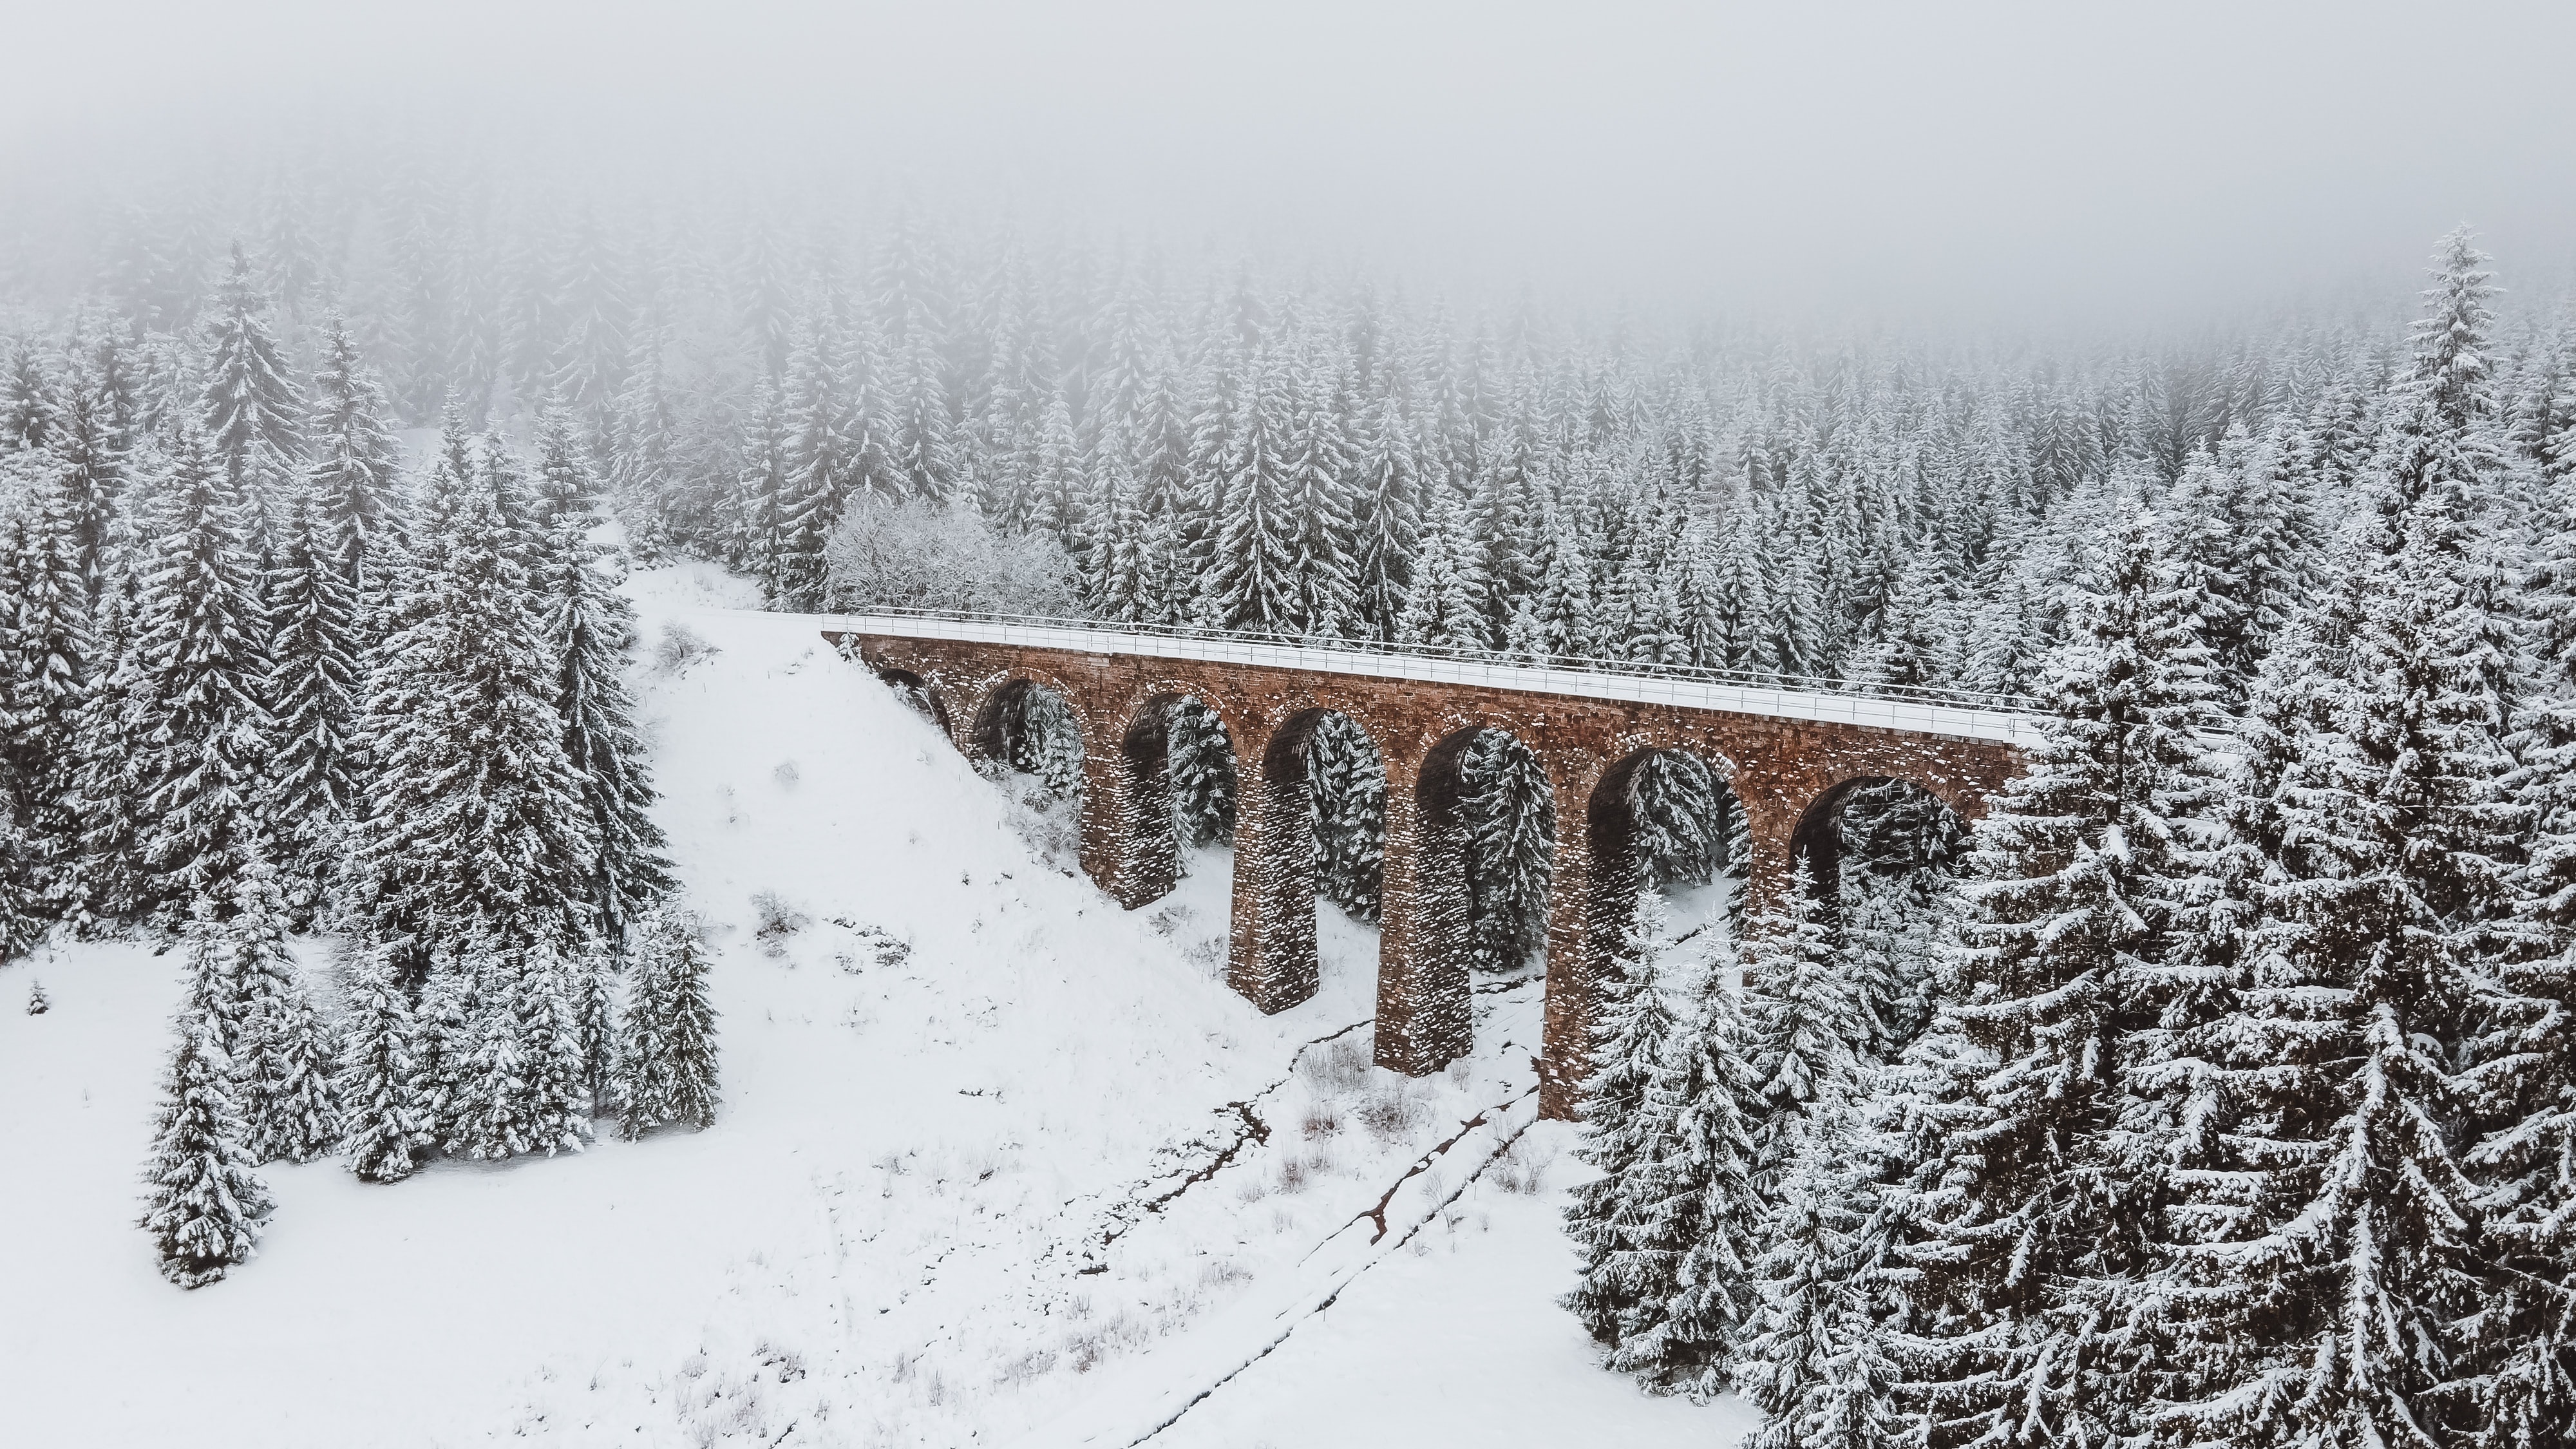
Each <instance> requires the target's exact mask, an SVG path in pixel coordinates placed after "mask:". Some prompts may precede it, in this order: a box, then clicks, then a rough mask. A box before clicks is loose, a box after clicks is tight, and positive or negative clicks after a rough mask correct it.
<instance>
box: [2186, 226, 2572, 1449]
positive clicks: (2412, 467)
mask: <svg viewBox="0 0 2576 1449" xmlns="http://www.w3.org/2000/svg"><path fill="white" fill-rule="evenodd" d="M2438 260H2439V263H2440V270H2439V271H2438V272H2437V285H2436V286H2435V288H2434V289H2433V290H2432V291H2431V292H2430V293H2429V294H2428V299H2429V303H2430V305H2429V306H2428V308H2427V312H2426V316H2425V318H2424V319H2423V320H2422V321H2421V322H2420V323H2419V324H2418V327H2417V351H2416V358H2415V365H2414V369H2413V372H2412V373H2411V375H2410V378H2409V380H2408V381H2407V382H2406V383H2405V384H2404V386H2403V388H2402V389H2401V405H2402V407H2403V408H2404V421H2403V422H2402V423H2401V424H2400V426H2399V429H2398V438H2397V440H2396V441H2395V442H2394V443H2393V444H2392V446H2393V448H2394V449H2395V456H2394V457H2393V458H2392V459H2391V463H2390V468H2389V471H2388V473H2387V476H2386V478H2385V480H2384V482H2383V484H2382V485H2381V486H2382V493H2381V496H2379V497H2378V498H2377V499H2375V500H2374V504H2375V506H2374V507H2373V508H2372V509H2371V510H2370V511H2369V513H2367V514H2366V515H2365V516H2364V518H2363V520H2362V525H2363V526H2362V527H2360V528H2359V529H2357V530H2356V531H2355V532H2354V534H2353V535H2352V536H2351V538H2350V540H2349V542H2348V548H2349V550H2350V553H2349V556H2348V557H2346V558H2345V559H2344V560H2343V561H2342V566H2343V569H2344V571H2345V574H2344V579H2343V581H2342V583H2341V586H2340V587H2339V589H2338V590H2337V591H2336V592H2335V593H2333V594H2331V595H2329V596H2328V597H2327V598H2326V599H2325V600H2324V601H2323V602H2324V605H2325V607H2326V608H2327V609H2332V610H2334V611H2335V612H2334V613H2332V614H2328V615H2327V617H2325V618H2323V619H2320V620H2318V621H2317V622H2316V623H2314V624H2312V625H2311V626H2310V632H2312V633H2313V634H2315V635H2317V636H2318V642H2319V643H2320V644H2323V645H2325V646H2327V647H2321V648H2316V649H2313V650H2311V651H2309V654H2308V657H2307V658H2305V659H2303V660H2302V661H2301V662H2302V663H2303V664H2305V665H2306V666H2307V668H2306V669H2304V670H2302V671H2300V672H2299V673H2298V674H2295V675H2294V674H2292V673H2290V672H2289V671H2286V670H2285V671H2281V672H2279V673H2277V674H2267V676H2266V678H2267V683H2269V684H2271V685H2272V687H2273V688H2275V689H2276V690H2287V691H2293V692H2294V694H2293V698H2292V700H2291V701H2290V703H2291V704H2293V705H2295V706H2297V707H2295V708H2282V707H2281V706H2280V705H2278V704H2275V703H2273V702H2271V701H2265V700H2259V699H2258V701H2257V707H2256V709H2255V711H2254V713H2255V714H2256V716H2257V717H2258V718H2262V717H2271V716H2280V717H2283V718H2285V719H2286V722H2287V724H2288V726H2289V729H2288V731H2287V739H2286V741H2285V742H2284V747H2285V748H2284V752H2285V754H2286V759H2284V760H2283V761H2282V763H2281V764H2280V766H2279V769H2278V776H2277V781H2278V782H2277V784H2275V785H2273V786H2272V791H2271V795H2272V798H2271V800H2270V801H2269V802H2268V805H2269V810H2270V813H2271V815H2272V816H2273V818H2274V819H2275V820H2276V822H2277V827H2276V828H2277V832H2278V833H2277V836H2276V837H2275V842H2274V843H2273V844H2272V851H2273V858H2272V859H2271V860H2270V861H2268V862H2267V863H2266V868H2265V875H2264V878H2263V880H2262V882H2261V884H2260V887H2259V894H2258V897H2257V901H2258V905H2259V915H2258V917H2257V919H2256V920H2255V922H2254V923H2253V927H2252V930H2253V936H2254V940H2255V941H2256V942H2258V943H2259V945H2260V954H2259V955H2258V957H2257V959H2256V960H2255V962H2254V963H2253V966H2252V968H2251V970H2250V971H2248V972H2247V979H2246V983H2245V985H2244V987H2243V989H2242V990H2241V991H2239V992H2238V993H2236V994H2235V996H2234V999H2233V1000H2232V1001H2229V1000H2224V999H2223V1000H2222V1002H2221V1003H2220V1005H2221V1012H2220V1014H2219V1016H2218V1019H2217V1021H2216V1022H2215V1023H2214V1025H2213V1028H2212V1030H2211V1031H2210V1032H2209V1033H2208V1035H2209V1036H2210V1037H2211V1038H2212V1039H2213V1040H2215V1041H2217V1042H2219V1043H2221V1044H2222V1046H2224V1047H2232V1048H2233V1050H2229V1051H2226V1052H2225V1053H2224V1054H2223V1055H2220V1056H2219V1057H2218V1059H2217V1061H2216V1062H2215V1063H2214V1064H2213V1065H2214V1067H2215V1068H2216V1070H2214V1071H2213V1072H2212V1073H2210V1075H2211V1076H2212V1077H2213V1082H2212V1095H2215V1096H2216V1097H2217V1098H2218V1101H2219V1104H2220V1108H2221V1110H2222V1111H2223V1112H2224V1116H2223V1117H2222V1118H2221V1120H2222V1121H2225V1122H2229V1123H2230V1124H2232V1125H2233V1127H2234V1131H2233V1132H2232V1133H2231V1134H2229V1136H2228V1137H2227V1138H2226V1139H2223V1141H2222V1143H2221V1144H2220V1146H2221V1149H2222V1152H2221V1153H2220V1154H2219V1155H2218V1156H2217V1158H2216V1160H2215V1161H2214V1162H2213V1163H2212V1164H2211V1166H2210V1167H2209V1168H2207V1169H2204V1170H2203V1171H2202V1172H2201V1173H2199V1174H2198V1175H2196V1176H2195V1177H2192V1178H2188V1179H2185V1180H2184V1181H2183V1183H2182V1186H2183V1187H2184V1188H2185V1189H2186V1190H2187V1195H2186V1196H2185V1198H2184V1200H2183V1203H2182V1212H2181V1213H2180V1214H2179V1215H2178V1220H2179V1222H2180V1224H2181V1225H2182V1227H2183V1229H2184V1230H2185V1239H2184V1242H2183V1243H2182V1244H2181V1245H2180V1246H2179V1248H2178V1250H2177V1252H2176V1253H2175V1259H2176V1263H2175V1267H2174V1269H2173V1271H2172V1274H2171V1276H2172V1277H2173V1278H2174V1279H2175V1280H2176V1286H2175V1287H2173V1288H2172V1289H2170V1290H2168V1292H2169V1293H2170V1295H2171V1296H2172V1297H2173V1298H2174V1299H2175V1301H2177V1302H2178V1303H2179V1304H2181V1305H2182V1307H2183V1310H2184V1311H2182V1312H2178V1313H2175V1314H2172V1315H2170V1316H2171V1317H2173V1318H2174V1319H2175V1320H2176V1322H2177V1325H2178V1337H2179V1338H2180V1340H2181V1342H2182V1343H2183V1344H2184V1345H2185V1347H2186V1348H2187V1349H2188V1350H2191V1351H2192V1352H2191V1356H2190V1357H2189V1358H2187V1359H2186V1360H2185V1362H2186V1363H2187V1364H2189V1365H2191V1367H2192V1368H2193V1370H2194V1372H2193V1373H2192V1374H2191V1375H2190V1377H2188V1378H2187V1379H2185V1380H2184V1386H2183V1388H2182V1389H2181V1390H2180V1391H2179V1392H2177V1393H2176V1394H2175V1395H2174V1397H2175V1399H2176V1402H2175V1403H2174V1405H2173V1406H2171V1407H2170V1408H2169V1409H2167V1410H2166V1411H2165V1417H2166V1418H2167V1419H2168V1420H2169V1421H2170V1422H2173V1423H2175V1424H2177V1425H2180V1426H2184V1427H2187V1428H2189V1429H2190V1430H2192V1431H2193V1432H2196V1433H2199V1434H2202V1435H2222V1436H2223V1435H2228V1434H2242V1433H2245V1432H2247V1431H2248V1429H2249V1426H2252V1425H2256V1424H2259V1425H2261V1426H2262V1430H2263V1432H2268V1433H2277V1434H2279V1435H2281V1436H2283V1437H2285V1438H2289V1439H2293V1440H2296V1441H2300V1442H2320V1443H2323V1442H2362V1441H2369V1440H2378V1441H2380V1442H2388V1443H2425V1444H2429V1443H2436V1442H2440V1441H2441V1439H2442V1437H2443V1436H2445V1435H2448V1434H2461V1433H2468V1432H2471V1431H2473V1430H2474V1429H2475V1428H2476V1427H2477V1426H2478V1424H2479V1421H2480V1419H2481V1418H2482V1417H2485V1416H2487V1415H2490V1414H2491V1415H2493V1416H2494V1417H2495V1418H2496V1419H2497V1420H2499V1421H2501V1422H2506V1423H2511V1422H2513V1421H2515V1420H2517V1419H2518V1418H2520V1417H2522V1415H2523V1414H2524V1413H2525V1412H2526V1411H2527V1410H2528V1408H2529V1407H2530V1406H2532V1405H2533V1404H2534V1403H2535V1402H2537V1400H2535V1398H2534V1397H2533V1396H2532V1395H2530V1393H2529V1392H2528V1389H2529V1382H2528V1378H2527V1376H2526V1375H2525V1374H2524V1373H2523V1372H2522V1370H2524V1369H2525V1368H2528V1367H2531V1366H2534V1365H2535V1364H2537V1365H2539V1366H2543V1367H2544V1368H2545V1367H2546V1366H2547V1359H2546V1357H2545V1356H2544V1357H2542V1358H2540V1359H2538V1360H2534V1359H2532V1358H2529V1357H2525V1356H2523V1350H2525V1349H2526V1348H2527V1347H2528V1345H2529V1343H2530V1342H2531V1341H2532V1340H2530V1339H2528V1338H2520V1335H2519V1333H2518V1332H2517V1331H2516V1330H2514V1329H2509V1328H2507V1326H2506V1325H2507V1324H2508V1322H2509V1321H2510V1320H2511V1319H2513V1318H2515V1317H2517V1316H2520V1314H2521V1313H2523V1312H2527V1311H2528V1310H2529V1308H2530V1306H2531V1304H2532V1299H2531V1298H2529V1297H2527V1296H2526V1297H2524V1298H2522V1299H2521V1301H2520V1303H2519V1304H2514V1303H2498V1304H2489V1305H2482V1304H2481V1302H2480V1297H2481V1295H2480V1289H2481V1280H2482V1274H2483V1273H2484V1272H2485V1270H2486V1268H2487V1267H2488V1265H2487V1264H2486V1262H2485V1261H2484V1255H2483V1252H2482V1245H2481V1243H2480V1242H2479V1237H2478V1231H2479V1222H2480V1218H2481V1211H2480V1203H2479V1192H2478V1188H2477V1185H2476V1184H2475V1183H2474V1182H2472V1181H2471V1180H2470V1178H2469V1177H2468V1175H2467V1172H2466V1171H2465V1170H2464V1165H2463V1162H2462V1151H2461V1148H2462V1146H2463V1145H2464V1144H2462V1143H2461V1142H2460V1141H2459V1140H2458V1132H2457V1128H2456V1126H2455V1124H2456V1123H2458V1122H2459V1121H2461V1119H2462V1118H2463V1117H2464V1116H2467V1115H2469V1114H2470V1112H2471V1111H2472V1110H2473V1109H2474V1108H2475V1107H2477V1106H2478V1105H2480V1104H2479V1103H2478V1101H2477V1097H2476V1093H2475V1091H2474V1083H2473V1080H2464V1079H2463V1077H2462V1076H2461V1075H2460V1074H2459V1073H2458V1071H2457V1065H2456V1064H2457V1063H2458V1062H2459V1061H2460V1059H2461V1058H2462V1057H2463V1056H2464V1055H2467V1052H2468V1049H2469V1046H2470V1043H2471V1039H2472V1036H2473V1033H2474V1030H2475V1023H2476V1021H2477V1019H2478V1012H2477V998H2478V996H2479V994H2480V992H2481V990H2482V988H2483V986H2484V983H2485V981H2486V980H2487V979H2488V978H2489V969H2490V964H2491V963H2492V962H2494V961H2495V960H2496V959H2497V957H2498V956H2499V954H2500V953H2502V952H2504V951H2505V950H2506V949H2507V948H2508V944H2509V943H2510V942H2511V941H2512V940H2513V939H2514V938H2515V936H2516V935H2517V934H2518V932H2517V930H2516V928H2515V924H2514V923H2515V921H2516V919H2517V918H2518V917H2521V916H2523V915H2524V914H2525V912H2524V911H2523V909H2522V907H2521V903H2520V902H2519V901H2518V900H2517V885H2518V873H2517V870H2516V858H2517V856H2518V854H2519V850H2520V843H2521V842H2520V838H2519V837H2520V835H2521V832H2522V826H2523V821H2524V814H2523V810H2522V809H2521V807H2519V806H2517V805H2516V804H2515V803H2514V802H2513V801H2512V799H2511V798H2510V797H2509V796H2508V794H2507V793H2506V789H2505V780H2506V777H2507V772H2508V771H2509V770H2510V769H2511V761H2510V758H2509V756H2508V755H2507V752H2506V751H2505V749H2504V746H2503V742H2502V735H2503V731H2504V728H2505V723H2506V719H2507V716H2508V707H2507V694H2506V689H2507V685H2506V684H2505V682H2504V681H2505V678H2506V673H2507V664H2506V649H2507V641H2506V639H2505V636H2504V630H2503V628H2502V623H2501V621H2500V620H2499V619H2498V618H2497V617H2496V615H2495V613H2494V605H2493V594H2492V591H2491V589H2490V587H2489V579H2490V578H2491V576H2492V565H2490V564H2488V563H2487V562H2485V561H2484V560H2483V559H2481V558H2480V557H2479V553H2480V550H2479V547H2478V545H2477V544H2476V543H2475V541H2473V539H2472V537H2471V535H2470V532H2469V522H2470V519H2471V517H2472V516H2473V511H2474V509H2475V507H2476V501H2477V500H2480V499H2483V498H2486V497H2489V496H2491V489H2492V483H2493V470H2492V468H2491V466H2490V461H2489V456H2488V454H2489V450H2490V446H2491V445H2490V442H2489V440H2488V439H2486V438H2485V437H2484V436H2483V434H2484V432H2485V430H2486V429H2487V427H2488V425H2489V420H2490V419H2491V417H2492V414H2493V400H2492V396H2491V394H2490V393H2489V392H2488V390H2487V387H2486V383H2485V381H2484V373H2485V363H2484V360H2483V356H2482V354H2483V352H2484V351H2485V346H2486V344H2485V341H2484V338H2483V335H2482V333H2483V329H2484V325H2485V320H2486V319H2485V315H2484V295H2485V291H2486V278H2485V274H2484V273H2483V272H2482V271H2481V270H2480V269H2479V263H2480V262H2481V261H2482V259H2481V258H2479V257H2477V256H2476V254H2475V252H2474V251H2473V250H2471V249H2470V248H2469V247H2468V245H2467V242H2466V239H2465V237H2463V236H2460V235H2457V234H2455V235H2454V236H2452V237H2450V238H2445V240H2444V242H2443V250H2442V252H2441V253H2440V256H2439V258H2438ZM2321 612H2322V610H2321ZM2255 743H2257V744H2258V745H2260V744H2261V743H2262V741H2261V740H2260V739H2259V738H2258V739H2257V740H2256V741H2255ZM2488 1105H2490V1106H2493V1105H2496V1104H2488ZM2517 1105H2519V1104H2517ZM2511 1237H2512V1235H2511V1233H2510V1232H2509V1231H2508V1232H2507V1233H2506V1234H2504V1235H2503V1239H2502V1240H2503V1241H2504V1242H2505V1243H2508V1244H2509V1243H2510V1241H2511ZM2507 1251H2510V1248H2508V1249H2507ZM2523 1281H2524V1283H2525V1284H2528V1283H2529V1280H2523ZM2542 1296H2543V1297H2545V1296H2546V1295H2545V1294H2543V1295H2542ZM2482 1306H2483V1307H2484V1308H2486V1309H2487V1310H2489V1311H2491V1312H2492V1313H2493V1316H2491V1317H2490V1316H2486V1315H2485V1314H2484V1313H2481V1312H2478V1311H2475V1310H2480V1309H2481V1308H2482ZM2551 1311H2552V1310H2551V1309H2548V1308H2544V1309H2542V1310H2541V1313H2542V1316H2543V1317H2545V1316H2546V1315H2547V1314H2548V1313H2549V1312H2551ZM2518 1338H2520V1341H2517V1339H2518ZM2544 1341H2545V1340H2544ZM2545 1393H2546V1391H2544V1394H2545Z"/></svg>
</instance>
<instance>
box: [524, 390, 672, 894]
mask: <svg viewBox="0 0 2576 1449" xmlns="http://www.w3.org/2000/svg"><path fill="white" fill-rule="evenodd" d="M542 439H543V441H542V444H541V463H540V467H539V473H540V476H541V478H542V479H543V480H544V482H543V484H542V485H541V491H542V492H543V494H544V496H545V499H546V502H545V505H544V508H545V510H546V511H547V512H548V513H549V515H550V516H549V518H548V520H547V523H546V531H545V539H544V562H543V566H542V568H541V569H540V571H539V577H538V579H537V586H538V588H539V589H540V590H542V592H543V594H544V603H543V606H542V607H543V610H544V618H543V625H544V632H545V645H546V650H547V653H548V654H549V656H550V657H551V658H552V659H553V660H554V661H555V680H556V683H555V688H554V690H553V691H552V699H553V703H554V708H555V714H556V716H557V717H558V718H559V719H560V720H561V721H562V725H563V750H564V755H565V758H566V759H567V760H568V761H569V762H570V763H571V766H572V768H573V771H574V773H575V775H576V776H577V777H578V785H577V788H578V791H579V794H580V798H581V808H582V814H583V815H584V817H585V819H586V822H587V824H586V832H587V834H588V837H589V839H590V842H591V847H592V852H593V853H592V855H591V858H590V861H589V868H588V885H587V890H586V892H585V895H586V899H587V900H588V902H589V904H590V908H591V910H592V912H593V913H594V919H595V920H596V922H597V924H598V927H599V929H601V930H603V931H605V932H607V933H608V935H609V936H610V937H611V939H615V938H617V937H619V936H621V935H622V934H623V933H624V931H625V929H626V925H627V923H628V922H629V921H630V920H632V919H633V918H634V916H635V914H636V912H638V911H639V910H641V909H642V908H643V906H644V903H645V902H647V901H648V900H650V899H651V898H652V897H653V896H655V895H656V894H658V893H660V892H661V891H663V890H665V889H668V888H669V886H670V870H669V865H668V863H667V862H666V861H665V860H664V859H663V858H662V854H661V851H662V844H663V839H662V828H661V827H660V826H658V825H656V824H654V823H653V819H652V815H651V814H650V811H651V807H652V804H653V800H654V798H655V796H654V790H653V785H652V781H651V779H650V778H649V777H648V775H647V774H646V771H645V764H644V746H643V742H642V741H641V740H639V739H638V738H637V737H636V733H635V723H634V714H635V706H634V701H633V699H632V697H631V696H630V695H629V694H628V692H627V689H626V680H625V669H626V656H627V654H628V652H629V651H630V650H632V649H633V648H634V645H635V606H634V605H633V604H632V603H629V602H628V601H627V599H626V597H625V596H624V595H623V594H620V593H619V592H618V591H617V589H616V587H615V584H614V582H613V581H612V580H611V579H610V578H609V577H608V575H607V574H606V572H605V567H606V565H607V564H608V563H609V555H608V553H607V550H605V549H603V548H602V547H600V546H599V545H598V544H595V543H593V542H592V541H591V537H590V534H591V530H592V529H593V528H595V527H596V526H597V523H598V518H597V514H596V512H595V509H596V503H595V499H594V488H593V485H592V484H591V481H590V474H589V469H588V466H587V465H586V463H585V462H584V461H583V460H582V458H581V457H580V453H579V447H578V441H577V440H576V439H575V438H573V436H572V434H571V429H570V428H569V426H567V425H566V424H565V423H564V422H563V421H561V420H560V419H558V420H557V421H555V422H553V423H551V424H549V425H548V426H547V427H546V428H545V429H544V431H543V433H542Z"/></svg>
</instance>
